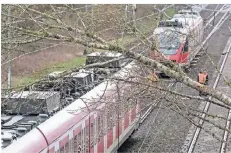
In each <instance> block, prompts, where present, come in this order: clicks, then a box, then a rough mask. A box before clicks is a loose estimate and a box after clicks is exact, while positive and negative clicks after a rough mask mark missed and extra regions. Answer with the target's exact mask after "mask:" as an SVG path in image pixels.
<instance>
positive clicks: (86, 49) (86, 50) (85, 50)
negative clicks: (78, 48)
mask: <svg viewBox="0 0 231 153" xmlns="http://www.w3.org/2000/svg"><path fill="white" fill-rule="evenodd" d="M85 10H86V15H87V13H88V8H87V4H86V5H85ZM86 30H87V29H85V32H86ZM85 38H86V41H87V35H85ZM83 54H88V47H87V46H86V48H85V49H84V52H83Z"/></svg>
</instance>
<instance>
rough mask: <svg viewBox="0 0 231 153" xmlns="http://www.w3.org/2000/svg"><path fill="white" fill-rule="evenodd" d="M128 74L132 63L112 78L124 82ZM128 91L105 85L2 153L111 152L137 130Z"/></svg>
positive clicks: (135, 102)
mask: <svg viewBox="0 0 231 153" xmlns="http://www.w3.org/2000/svg"><path fill="white" fill-rule="evenodd" d="M129 70H134V62H131V63H130V64H128V65H127V66H125V67H124V68H123V69H122V70H120V71H119V72H118V73H117V74H115V76H119V77H122V78H124V79H125V78H127V77H128V76H129V73H131V71H129ZM131 90H133V87H131V86H130V85H129V84H127V85H126V84H124V83H123V82H119V83H118V82H117V83H116V82H115V81H105V82H103V83H101V84H100V85H98V86H97V87H95V88H94V89H92V90H91V91H89V92H88V93H86V94H85V95H83V96H82V97H81V98H79V99H77V100H76V101H74V102H73V103H71V104H70V105H68V106H67V107H66V108H64V109H63V110H61V111H59V112H58V113H57V114H55V115H54V116H52V117H50V118H49V119H47V120H46V121H45V122H43V123H42V124H40V125H39V126H37V127H36V128H34V129H33V130H31V131H30V132H28V133H27V134H26V135H24V136H23V137H21V138H19V139H18V140H17V141H15V142H13V143H12V144H11V145H9V146H8V147H6V148H5V149H3V150H2V152H3V153H88V152H90V153H96V152H99V153H103V152H105V153H106V152H115V151H116V150H117V149H118V148H119V147H120V145H121V144H122V143H123V142H124V141H125V140H126V139H127V138H128V136H129V135H130V134H131V133H132V132H133V131H134V130H135V129H136V128H137V126H138V120H139V116H140V114H139V111H140V106H139V102H138V100H137V99H132V98H131V96H130V95H129V94H127V93H131ZM122 97H123V98H122ZM129 97H130V98H129Z"/></svg>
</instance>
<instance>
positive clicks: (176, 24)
mask: <svg viewBox="0 0 231 153" xmlns="http://www.w3.org/2000/svg"><path fill="white" fill-rule="evenodd" d="M203 33H204V29H203V19H202V17H201V16H200V15H199V13H198V12H192V11H191V10H183V11H180V12H179V13H178V14H175V15H174V16H173V18H172V19H171V20H167V21H161V22H160V23H159V26H158V28H156V29H155V30H154V32H153V48H152V49H151V51H150V56H151V57H152V58H153V59H158V60H161V59H163V57H165V58H167V59H169V60H171V61H173V62H176V63H179V64H180V65H181V66H185V65H189V64H190V62H191V61H192V59H193V58H194V57H195V53H196V52H197V50H198V49H199V48H200V47H199V46H200V43H201V42H202V40H203ZM157 50H158V51H157Z"/></svg>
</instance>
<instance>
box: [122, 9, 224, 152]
mask: <svg viewBox="0 0 231 153" xmlns="http://www.w3.org/2000/svg"><path fill="white" fill-rule="evenodd" d="M224 8H225V6H224V5H217V6H215V8H212V9H213V10H212V9H211V7H210V12H211V13H209V14H208V13H205V14H208V15H206V16H204V17H203V18H207V19H208V21H207V22H206V24H205V30H207V31H210V32H209V33H207V36H206V38H205V39H204V42H206V41H209V39H210V38H211V37H212V36H213V34H214V33H215V32H216V31H217V30H218V29H219V28H220V27H221V25H222V24H223V23H224V21H225V20H226V19H227V17H225V18H223V19H221V16H222V13H224V11H223V9H224ZM203 10H205V9H204V8H203V9H200V12H201V11H203ZM214 12H215V13H214ZM214 17H216V22H217V23H216V26H215V27H214V28H213V29H211V28H212V27H211V26H209V25H211V22H213V21H214ZM218 19H219V21H220V22H219V21H218ZM212 30H213V31H212ZM148 38H149V37H148ZM205 44H206V43H204V44H203V45H205ZM202 47H203V46H202ZM134 48H135V47H134ZM170 86H173V85H171V84H170V85H169V87H170ZM181 88H182V87H181ZM151 107H153V106H151ZM151 107H150V109H148V110H147V114H152V115H153V113H152V112H154V111H152V110H153V109H152V108H151ZM162 115H163V114H162ZM146 118H148V119H147V120H148V121H147V122H145V124H148V126H150V123H149V122H150V119H149V118H150V117H148V115H146V114H145V115H143V118H142V122H143V120H145V119H146ZM174 120H175V119H174ZM159 122H161V121H159ZM181 124H182V123H181ZM142 126H143V125H142ZM146 126H147V125H144V126H143V127H144V128H143V127H141V129H140V132H136V133H137V134H134V136H132V138H133V139H135V141H137V140H138V139H140V141H141V142H142V141H143V138H144V136H143V135H144V133H145V135H146V132H145V131H146V130H147V128H145V127H146ZM171 126H174V125H171ZM187 129H188V128H187ZM143 130H144V132H143ZM154 130H155V128H154V127H153V130H152V132H151V133H153V131H154ZM141 135H142V136H141ZM152 135H153V134H152ZM168 136H169V135H168ZM184 138H185V137H184ZM163 139H164V138H163ZM161 140H162V139H161ZM151 141H152V140H151ZM177 141H178V140H177ZM183 141H184V139H183ZM158 142H159V141H158ZM158 142H154V143H158ZM149 143H150V142H149ZM161 143H164V142H162V141H161ZM131 144H133V142H132V140H129V141H128V142H127V143H126V144H125V147H128V148H130V149H135V150H134V151H137V149H136V148H137V147H136V146H133V145H132V147H131ZM138 144H139V143H138V142H135V145H138ZM175 145H176V143H175V142H174V143H173V146H175ZM159 146H160V147H161V146H162V145H161V144H160V145H157V146H156V147H157V149H155V150H158V151H160V150H159V149H158V147H159ZM171 146H172V145H171ZM143 147H144V148H145V145H144V146H143ZM165 147H166V146H165ZM167 147H169V146H167ZM149 148H150V146H149V147H148V149H149ZM154 148H155V147H154ZM174 148H175V149H176V147H174ZM179 148H180V147H179ZM130 149H126V148H124V149H122V148H121V151H122V152H124V151H128V150H130ZM138 149H139V148H138ZM163 149H164V148H162V149H161V151H163ZM175 149H174V150H175ZM139 150H140V149H139ZM166 150H168V149H166ZM149 151H150V149H149ZM158 151H157V152H158ZM168 151H169V150H168ZM170 152H171V151H170ZM179 152H180V149H179Z"/></svg>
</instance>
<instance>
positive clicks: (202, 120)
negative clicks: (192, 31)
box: [187, 11, 231, 153]
mask: <svg viewBox="0 0 231 153" xmlns="http://www.w3.org/2000/svg"><path fill="white" fill-rule="evenodd" d="M227 13H228V11H227V12H226V13H225V14H224V15H223V16H222V18H221V19H220V21H219V22H218V23H217V24H216V26H215V27H214V29H213V30H212V32H211V33H210V35H209V36H208V37H207V38H206V39H205V41H208V39H209V38H210V37H211V36H212V35H213V34H214V33H215V32H216V31H217V30H218V29H219V28H220V26H221V25H222V24H223V23H224V21H225V20H226V19H227ZM205 41H204V42H205ZM230 45H231V44H230ZM226 55H227V54H226ZM226 59H227V58H225V59H224V60H223V63H222V65H221V67H220V70H219V73H218V75H217V77H216V80H215V83H214V85H213V89H215V88H216V87H217V84H218V81H219V79H220V76H221V72H222V71H223V69H224V65H225V63H226ZM211 98H212V97H211V96H210V97H209V99H211ZM210 104H211V103H210V102H206V105H205V107H204V109H203V112H205V113H207V112H208V109H209V106H210ZM205 113H203V114H202V116H201V118H202V119H200V120H199V125H200V126H202V125H203V123H204V119H205V117H206V114H205ZM200 131H201V128H199V127H197V128H196V131H195V132H194V135H193V139H192V141H191V143H190V146H189V149H188V151H187V153H192V152H193V151H194V148H195V146H196V142H197V140H198V137H199V134H200Z"/></svg>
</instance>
